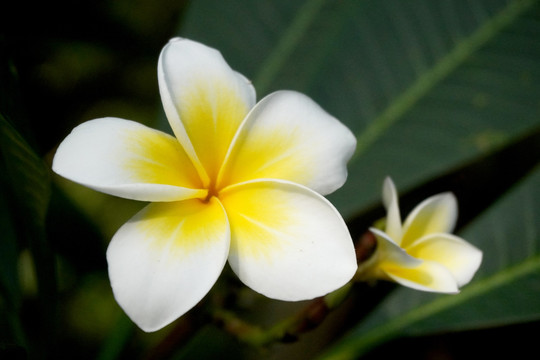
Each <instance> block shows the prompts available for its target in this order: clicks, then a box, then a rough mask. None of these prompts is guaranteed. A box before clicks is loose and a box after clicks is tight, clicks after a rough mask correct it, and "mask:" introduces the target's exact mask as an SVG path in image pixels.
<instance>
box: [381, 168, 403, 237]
mask: <svg viewBox="0 0 540 360" xmlns="http://www.w3.org/2000/svg"><path fill="white" fill-rule="evenodd" d="M383 203H384V207H385V208H386V233H387V234H388V236H390V238H391V239H393V240H394V241H395V242H396V243H397V244H398V245H400V244H401V238H402V236H403V232H402V227H401V215H400V212H399V202H398V196H397V191H396V186H395V185H394V183H393V182H392V180H391V179H390V178H386V179H385V180H384V184H383Z"/></svg>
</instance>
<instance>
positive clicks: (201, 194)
mask: <svg viewBox="0 0 540 360" xmlns="http://www.w3.org/2000/svg"><path fill="white" fill-rule="evenodd" d="M158 78H159V89H160V93H161V98H162V102H163V106H164V108H165V112H166V115H167V118H168V120H169V123H170V125H171V127H172V130H173V132H174V134H175V136H176V137H173V136H170V135H168V134H166V133H163V132H160V131H157V130H153V129H150V128H148V127H146V126H143V125H141V124H139V123H136V122H133V121H128V120H123V119H117V118H102V119H96V120H92V121H88V122H86V123H83V124H82V125H80V126H78V127H77V128H75V129H74V130H73V131H72V133H71V134H70V135H69V136H68V137H67V138H66V139H65V140H64V141H63V142H62V143H61V144H60V146H59V148H58V150H57V152H56V155H55V157H54V162H53V170H54V171H55V172H56V173H58V174H60V175H62V176H64V177H66V178H68V179H70V180H72V181H75V182H78V183H80V184H83V185H85V186H88V187H90V188H92V189H95V190H97V191H102V192H104V193H107V194H111V195H116V196H121V197H124V198H128V199H135V200H141V201H150V202H151V204H149V205H148V206H146V207H145V208H144V209H143V210H142V211H140V212H139V213H138V214H136V215H135V216H134V217H133V218H132V219H131V220H129V221H128V222H127V223H126V224H125V225H124V226H122V227H121V228H120V229H119V230H118V232H117V233H116V234H115V235H114V237H113V239H112V241H111V243H110V245H109V248H108V250H107V261H108V264H109V276H110V280H111V285H112V288H113V291H114V295H115V298H116V300H117V301H118V303H119V304H120V306H121V307H122V308H123V309H124V310H125V312H126V313H127V314H128V315H129V317H130V318H131V319H132V320H133V321H134V322H135V323H136V324H137V325H138V326H139V327H140V328H141V329H143V330H145V331H154V330H158V329H160V328H162V327H164V326H165V325H167V324H169V323H170V322H172V321H174V320H175V319H176V318H178V317H179V316H181V315H182V314H184V313H185V312H186V311H188V310H189V309H191V308H192V307H193V306H194V305H195V304H197V302H199V300H201V298H203V297H204V296H205V294H206V293H207V292H208V291H209V290H210V288H211V287H212V286H213V284H214V283H215V282H216V280H217V278H218V277H219V275H220V273H221V271H222V269H223V267H224V266H225V264H226V262H227V261H228V262H229V264H230V266H231V267H232V269H233V271H234V272H235V273H236V274H237V275H238V277H239V278H240V279H241V280H242V282H244V283H245V284H246V285H247V286H249V287H250V288H252V289H253V290H255V291H257V292H259V293H261V294H264V295H266V296H268V297H270V298H273V299H280V300H289V301H296V300H306V299H311V298H314V297H318V296H322V295H325V294H327V293H329V292H331V291H333V290H335V289H337V288H339V287H341V286H343V285H344V284H345V283H347V282H348V281H349V280H350V279H351V277H352V276H353V275H354V273H355V271H356V258H355V254H354V248H353V245H352V240H351V238H350V235H349V232H348V230H347V227H346V225H345V223H344V221H343V219H342V218H341V216H340V214H339V213H338V212H337V211H336V209H335V208H334V207H333V206H332V205H331V204H330V203H329V202H328V201H327V200H326V199H325V198H323V196H322V195H326V194H329V193H331V192H333V191H334V190H336V189H337V188H339V187H340V186H341V185H342V184H343V183H344V182H345V179H346V176H347V171H346V167H345V166H346V162H347V161H348V159H349V158H350V157H351V155H352V153H353V151H354V148H355V143H356V141H355V138H354V136H353V135H352V133H351V132H350V131H349V130H348V129H347V128H346V127H345V126H344V125H342V124H341V123H340V122H339V121H338V120H336V119H335V118H333V117H332V116H330V115H329V114H327V113H326V112H325V111H323V110H322V109H321V108H320V107H319V106H318V105H317V104H316V103H314V102H313V101H312V100H311V99H309V98H308V97H306V96H304V95H302V94H300V93H297V92H293V91H280V92H275V93H273V94H270V95H268V96H267V97H265V98H264V99H262V100H261V101H260V102H259V103H257V104H255V90H254V88H253V86H252V85H251V83H250V82H249V81H248V80H247V79H246V78H245V77H243V76H242V75H240V74H238V73H237V72H235V71H233V70H232V69H231V68H230V67H229V66H228V65H227V63H226V62H225V60H224V59H223V58H222V56H221V54H220V53H219V52H218V51H216V50H214V49H211V48H209V47H207V46H205V45H202V44H200V43H197V42H194V41H191V40H187V39H179V38H177V39H173V40H171V41H170V42H169V43H168V44H167V45H166V46H165V48H164V49H163V51H162V53H161V56H160V58H159V65H158Z"/></svg>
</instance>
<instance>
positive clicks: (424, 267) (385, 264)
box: [370, 228, 458, 293]
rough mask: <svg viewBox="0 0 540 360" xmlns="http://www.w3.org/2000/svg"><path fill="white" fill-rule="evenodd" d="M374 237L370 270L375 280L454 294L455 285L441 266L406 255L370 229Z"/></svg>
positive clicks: (378, 231)
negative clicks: (374, 249) (372, 261)
mask: <svg viewBox="0 0 540 360" xmlns="http://www.w3.org/2000/svg"><path fill="white" fill-rule="evenodd" d="M370 231H372V232H373V233H374V234H375V236H376V237H377V249H376V252H375V254H374V255H373V256H375V257H376V258H375V260H376V262H375V264H373V265H372V267H374V268H371V269H370V271H371V273H372V274H375V276H376V277H380V278H387V279H390V280H393V281H395V282H397V283H399V284H401V285H403V286H407V287H410V288H412V289H416V290H422V291H432V292H443V293H456V292H458V288H457V284H456V281H455V279H454V277H453V276H452V274H451V273H450V271H448V269H446V268H445V267H444V266H442V265H440V264H438V263H435V262H432V261H425V260H424V259H422V258H418V257H415V256H414V255H413V254H410V253H408V252H405V251H404V250H403V249H402V248H400V247H399V246H398V245H397V244H396V243H395V242H394V241H392V239H391V238H389V237H388V235H387V234H385V233H384V232H382V231H380V230H378V229H373V228H372V229H370Z"/></svg>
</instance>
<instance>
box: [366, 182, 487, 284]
mask: <svg viewBox="0 0 540 360" xmlns="http://www.w3.org/2000/svg"><path fill="white" fill-rule="evenodd" d="M383 201H384V205H385V207H386V210H387V217H386V230H385V231H381V230H378V229H375V228H372V229H371V231H372V232H373V233H374V234H375V236H376V238H377V249H376V250H375V253H374V254H373V256H372V259H370V260H368V262H367V263H366V264H365V265H364V266H362V265H361V266H360V269H359V271H360V273H359V277H362V278H364V279H369V278H380V279H386V280H392V281H395V282H397V283H399V284H401V285H404V286H408V287H410V288H413V289H417V290H424V291H433V292H443V293H457V292H459V287H461V286H463V285H465V284H467V283H468V282H469V281H471V279H472V277H473V276H474V274H475V273H476V270H478V268H479V267H480V263H481V262H482V252H481V251H480V250H478V249H477V248H476V247H474V246H472V245H471V244H469V243H468V242H466V241H465V240H463V239H461V238H459V237H457V236H455V235H452V234H450V233H451V232H452V230H453V229H454V226H455V223H456V220H457V214H458V209H457V202H456V198H455V197H454V195H453V194H451V193H443V194H439V195H435V196H432V197H430V198H428V199H426V200H424V201H423V202H422V203H420V204H419V205H418V206H416V208H415V209H414V210H413V211H412V212H411V213H410V214H409V215H408V216H407V218H406V220H405V223H403V224H402V223H401V217H400V211H399V205H398V196H397V193H396V188H395V186H394V183H393V182H392V180H391V179H390V178H387V179H386V180H385V181H384V185H383Z"/></svg>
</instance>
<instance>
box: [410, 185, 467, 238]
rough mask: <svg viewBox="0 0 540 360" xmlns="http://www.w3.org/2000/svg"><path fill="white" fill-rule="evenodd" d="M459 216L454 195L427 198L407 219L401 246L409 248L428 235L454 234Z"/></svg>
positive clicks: (447, 194) (446, 194)
mask: <svg viewBox="0 0 540 360" xmlns="http://www.w3.org/2000/svg"><path fill="white" fill-rule="evenodd" d="M457 215H458V207H457V201H456V197H455V196H454V194H452V193H443V194H439V195H435V196H431V197H429V198H427V199H426V200H424V201H422V202H421V203H420V204H418V206H416V207H415V208H414V209H413V211H411V213H410V214H409V215H408V216H407V219H405V222H404V224H403V240H402V242H401V246H403V247H407V246H409V245H410V244H411V243H412V242H413V241H414V240H417V239H420V238H422V237H424V236H425V235H427V234H434V233H450V232H452V230H454V227H455V225H456V220H457Z"/></svg>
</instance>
